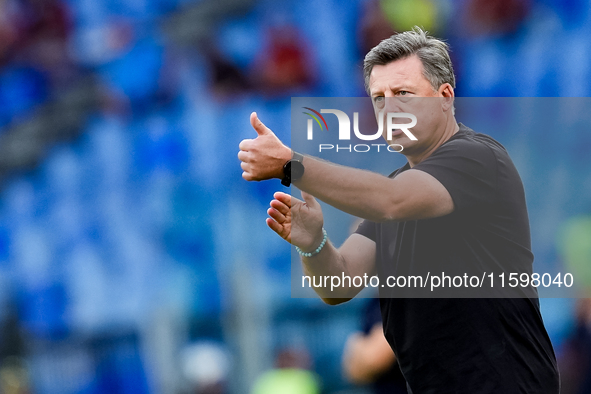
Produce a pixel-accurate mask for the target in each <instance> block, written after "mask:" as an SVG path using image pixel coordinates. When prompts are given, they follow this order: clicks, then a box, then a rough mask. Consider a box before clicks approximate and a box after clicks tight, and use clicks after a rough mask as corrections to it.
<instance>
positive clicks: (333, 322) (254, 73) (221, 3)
mask: <svg viewBox="0 0 591 394" xmlns="http://www.w3.org/2000/svg"><path fill="white" fill-rule="evenodd" d="M590 11H591V2H590V1H589V0H568V1H564V0H453V1H452V0H448V1H443V0H442V1H437V0H382V1H377V0H352V1H337V0H326V1H320V0H318V1H314V0H287V1H272V0H260V1H257V0H0V393H3V394H22V393H39V394H58V393H59V394H62V393H65V394H74V393H84V394H91V393H92V394H95V393H96V394H98V393H101V394H102V393H108V394H119V393H121V394H131V393H134V394H135V393H138V394H143V393H146V394H147V393H163V394H177V393H179V394H180V393H202V394H205V393H216V394H225V393H232V394H234V393H236V394H240V393H249V392H251V390H252V392H253V393H255V394H260V393H274V394H275V393H279V394H281V393H282V391H281V390H280V389H278V388H277V387H287V386H288V384H287V383H285V382H289V381H292V382H301V384H302V385H301V386H300V387H301V389H300V390H299V391H298V393H302V394H308V393H309V394H313V393H317V392H323V393H341V394H344V393H365V392H367V391H365V389H364V388H360V387H353V386H351V385H350V384H348V383H347V382H346V381H345V380H344V379H343V377H342V373H341V367H340V358H341V353H342V350H343V346H344V343H345V339H346V337H347V335H349V334H350V333H351V332H353V331H355V330H358V329H359V325H360V322H359V319H360V317H359V316H360V311H361V309H362V307H363V300H353V301H352V302H350V303H348V304H346V305H343V306H339V307H328V306H325V305H323V304H322V303H321V301H319V300H317V299H292V298H291V297H290V273H291V267H290V250H289V247H288V245H286V244H285V243H283V241H282V240H280V239H279V238H278V237H276V236H275V235H274V234H273V233H272V232H271V231H270V230H269V229H268V228H266V225H265V222H264V220H265V217H266V214H265V210H266V207H267V204H268V202H269V200H270V199H271V198H272V193H273V192H274V191H276V190H281V189H282V186H281V185H280V184H279V181H271V182H263V183H259V184H251V183H247V182H245V181H243V180H242V178H241V176H240V174H241V170H240V167H239V162H238V159H237V157H236V154H237V150H238V143H239V141H240V140H242V139H243V138H251V137H253V134H254V132H253V130H252V129H251V127H250V125H249V122H248V116H249V114H250V112H251V111H257V112H258V113H259V116H260V117H261V119H262V120H263V121H264V122H265V123H266V124H267V125H268V126H269V127H271V128H272V129H274V130H275V132H276V133H277V134H278V136H279V137H280V138H282V139H283V140H284V141H289V138H290V137H289V132H290V130H289V125H290V98H291V97H292V96H320V97H322V96H326V97H333V96H353V97H354V96H363V95H364V90H363V82H362V72H361V62H362V59H363V57H364V55H365V53H366V52H367V50H368V49H369V48H371V47H372V46H374V45H375V44H376V43H377V42H379V40H381V39H382V38H385V37H388V36H389V35H391V34H392V33H393V32H394V31H403V30H407V29H409V28H410V27H412V26H413V25H415V24H418V25H421V26H423V27H424V28H426V29H427V30H429V31H430V32H431V33H432V34H434V35H437V36H439V37H443V38H446V39H447V40H448V42H449V43H450V45H451V47H452V56H453V61H454V64H455V67H456V74H457V80H458V87H457V90H456V94H457V96H460V97H483V96H484V97H491V96H497V97H499V96H500V97H585V96H590V93H591V40H590V39H589V37H590V36H591V23H590V22H591V19H590V18H591V12H590ZM468 126H470V124H468ZM585 126H586V127H585ZM487 132H489V133H490V134H492V135H493V136H494V137H496V138H498V139H499V140H500V141H501V142H502V143H504V144H506V146H507V147H508V148H509V150H510V153H511V154H512V155H513V158H514V160H515V162H516V163H517V165H518V167H519V169H520V171H521V173H522V176H523V178H524V182H525V186H526V191H527V193H528V203H529V209H530V217H531V221H532V236H533V245H534V252H535V254H536V267H537V269H546V270H550V271H552V272H555V271H557V270H560V267H562V265H561V264H563V263H567V264H571V265H573V264H574V265H576V266H578V267H579V268H581V267H582V268H581V270H582V272H587V273H588V271H585V267H586V266H587V265H588V264H589V263H591V250H590V249H591V246H590V245H591V219H589V217H590V215H591V178H590V174H591V156H590V155H589V153H590V151H591V133H590V131H589V128H588V124H587V125H582V127H580V129H578V130H577V132H576V134H572V133H571V134H570V136H569V138H568V139H567V140H566V142H565V143H563V144H562V145H560V147H561V148H560V149H555V146H556V145H555V144H556V141H557V133H558V132H557V131H556V130H553V129H548V128H544V127H541V128H540V129H539V134H536V135H534V134H532V133H529V134H527V135H508V133H503V132H502V130H497V131H495V130H490V131H489V130H487ZM346 228H347V226H340V227H339V226H333V228H332V229H331V228H330V227H329V233H331V237H332V238H333V239H335V240H336V242H337V243H338V242H340V241H342V239H344V237H345V236H346ZM331 231H332V232H331ZM566 260H568V261H566ZM581 275H582V274H581ZM590 309H591V308H590V307H589V305H588V303H586V302H585V300H582V299H579V300H574V299H543V300H542V311H543V315H544V319H545V321H546V324H547V328H548V330H549V333H550V335H551V338H552V340H553V343H554V345H555V348H556V350H557V353H558V357H559V360H560V366H561V373H562V377H563V388H564V393H588V392H591V388H590V387H591V385H590V383H589V381H588V380H589V379H591V378H590V376H591V335H590V334H589V332H590V328H589V327H590V326H591V323H590V322H591V318H590V316H591V312H590V311H589V310H590ZM282 366H298V367H299V368H301V370H302V371H303V370H309V371H310V373H303V374H301V375H294V374H291V375H290V374H275V375H273V374H272V373H270V372H269V371H270V370H271V369H272V368H279V367H282ZM292 371H293V370H292ZM275 372H277V370H276V371H275ZM265 373H266V374H265ZM255 382H256V383H255ZM290 393H292V392H291V391H290ZM294 393H295V392H294Z"/></svg>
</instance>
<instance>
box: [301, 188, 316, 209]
mask: <svg viewBox="0 0 591 394" xmlns="http://www.w3.org/2000/svg"><path fill="white" fill-rule="evenodd" d="M302 197H303V198H304V201H305V202H306V204H308V206H309V207H310V208H317V207H319V206H320V204H318V201H317V200H316V199H315V198H314V196H313V195H311V194H310V193H306V192H304V191H303V192H302Z"/></svg>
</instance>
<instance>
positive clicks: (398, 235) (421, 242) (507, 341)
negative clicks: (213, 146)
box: [238, 28, 559, 394]
mask: <svg viewBox="0 0 591 394" xmlns="http://www.w3.org/2000/svg"><path fill="white" fill-rule="evenodd" d="M364 74H365V82H366V88H367V90H368V93H369V94H370V96H371V97H372V101H373V102H374V105H375V107H376V111H377V110H381V109H387V110H388V111H389V112H411V111H406V110H405V109H406V106H408V105H411V102H413V100H412V98H415V97H426V98H429V99H421V101H420V103H421V105H420V108H417V107H416V106H415V107H414V108H413V109H414V110H417V111H418V112H419V113H418V114H415V115H417V119H418V122H417V125H416V127H415V128H413V129H412V133H413V134H414V136H415V137H416V140H413V139H411V138H410V137H409V136H407V135H406V134H405V133H402V132H394V133H392V136H391V139H390V140H388V141H387V142H388V143H389V144H399V145H402V146H403V151H402V153H403V154H404V155H405V156H406V158H407V160H408V163H407V164H406V165H405V166H404V167H402V168H400V169H398V170H397V171H395V172H394V173H393V174H392V175H391V176H390V177H384V176H382V175H379V174H375V173H371V172H368V171H363V170H359V169H353V168H348V167H342V166H336V165H333V164H331V163H328V162H324V161H321V160H318V159H315V158H313V157H309V156H306V157H303V158H302V157H300V155H298V154H294V157H293V159H292V152H291V150H290V149H289V148H288V147H286V146H285V145H283V144H282V143H281V142H280V141H279V140H278V139H277V137H276V136H275V135H274V134H273V133H272V131H271V130H270V129H268V128H267V127H266V126H265V125H263V124H262V122H261V121H260V120H259V119H258V118H257V116H256V114H255V113H253V114H252V115H251V124H252V126H253V127H254V129H255V130H256V131H257V134H258V137H257V138H256V139H254V140H244V141H242V142H241V144H240V152H239V154H238V157H239V159H240V160H241V161H242V163H241V166H242V169H243V170H244V172H243V174H242V176H243V178H244V179H246V180H248V181H255V180H256V181H258V180H264V179H271V178H279V179H283V181H284V183H288V182H289V181H290V180H291V181H292V182H293V184H294V185H295V186H297V187H298V188H299V189H300V190H302V197H303V198H304V201H300V200H298V199H296V198H293V197H290V196H289V195H287V194H285V193H280V192H278V193H275V196H274V197H275V199H274V200H273V201H271V207H270V208H269V210H268V214H269V216H270V218H268V219H267V224H268V225H269V227H270V228H271V229H273V230H274V231H275V232H276V233H277V234H279V235H280V236H281V237H283V238H284V239H286V240H287V241H288V242H290V243H292V244H293V245H295V246H296V247H297V248H298V252H299V253H300V255H301V256H302V263H303V267H304V272H305V273H306V275H310V276H317V275H321V276H330V275H337V276H340V275H341V274H342V273H345V274H346V275H348V276H351V277H353V276H355V275H359V276H363V275H364V274H372V273H374V272H376V271H377V272H378V273H379V274H380V275H384V274H386V275H404V274H408V273H412V272H413V269H415V268H416V267H420V266H424V265H431V266H436V265H439V266H441V267H456V268H457V267H462V268H464V267H465V268H466V269H473V268H474V267H476V268H479V269H482V270H483V271H485V272H486V270H488V271H489V272H490V271H491V270H492V269H493V268H495V269H499V268H500V269H501V270H502V271H504V270H506V269H508V268H507V267H511V269H514V270H518V271H519V272H528V273H531V271H532V263H533V255H532V253H531V246H530V235H529V220H528V217H527V210H526V206H525V195H524V191H523V185H522V183H521V179H520V178H519V175H518V173H517V171H516V169H515V167H514V165H513V163H512V162H511V160H510V158H509V156H508V154H507V152H506V151H505V149H504V148H503V147H502V146H501V145H500V144H499V143H497V142H496V141H494V140H493V139H492V138H490V137H488V136H485V135H482V134H477V133H475V132H474V131H472V130H471V129H469V128H467V127H465V126H464V125H462V124H458V123H457V122H456V120H455V116H454V107H453V99H454V90H453V89H454V87H455V78H454V75H453V69H452V65H451V61H450V59H449V54H448V48H447V45H446V44H445V43H444V42H442V41H440V40H437V39H435V38H433V37H429V36H427V35H426V34H425V32H423V31H422V30H420V29H418V28H416V29H415V30H414V31H410V32H404V33H401V34H397V35H394V36H392V37H390V38H389V39H386V40H384V41H382V42H381V43H380V44H379V45H378V46H376V47H375V48H374V49H372V50H371V51H370V52H369V53H368V54H367V56H366V58H365V62H364ZM414 102H415V103H416V100H414ZM411 113H412V112H411ZM384 137H385V138H387V137H388V136H387V134H386V133H384ZM286 163H289V164H288V165H287V167H289V166H291V168H292V169H293V168H295V170H296V171H295V172H294V171H293V170H292V173H291V174H289V173H288V174H284V171H283V167H284V165H286ZM286 169H287V170H289V168H286ZM289 175H291V179H290V177H289ZM313 196H315V197H317V198H319V199H321V200H323V201H324V202H326V203H328V204H330V205H332V206H334V207H336V208H338V209H340V210H342V211H345V212H347V213H350V214H352V215H355V216H358V217H361V218H364V219H366V220H365V221H364V222H363V223H362V224H361V225H360V226H359V228H358V230H357V232H356V233H355V234H353V235H351V236H350V237H349V238H348V239H347V240H346V241H345V242H344V244H343V245H342V246H341V247H340V248H338V249H337V248H336V247H334V246H333V245H332V244H331V243H330V241H327V236H326V232H325V231H324V230H323V227H322V226H323V217H322V211H321V209H320V205H319V204H318V202H317V201H316V200H315V198H314V197H313ZM315 290H316V292H317V293H318V294H319V295H320V297H321V298H322V299H323V300H324V301H325V302H327V303H329V304H337V303H340V302H343V301H346V300H348V299H350V298H351V297H354V296H355V295H356V294H357V292H358V291H359V290H360V288H355V287H351V288H349V287H346V286H343V287H341V288H339V289H337V291H332V292H331V291H330V288H325V287H317V288H315ZM380 291H381V292H382V291H383V289H382V288H380ZM381 295H382V296H384V295H385V296H388V293H385V294H383V293H381ZM380 301H381V311H382V319H383V324H384V333H385V336H386V339H387V340H388V343H389V344H390V346H391V347H392V349H393V350H394V352H395V354H396V357H397V359H398V361H399V364H400V368H401V370H402V373H403V374H404V377H405V379H406V381H407V384H408V391H409V393H414V394H422V393H438V394H439V393H504V394H507V393H528V394H531V393H548V394H550V393H558V392H559V383H558V371H557V368H556V361H555V356H554V352H553V349H552V346H551V343H550V340H549V338H548V335H547V333H546V331H545V329H544V326H543V322H542V318H541V315H540V311H539V303H538V300H537V298H535V297H534V298H504V299H499V298H494V299H486V298H477V299H460V298H452V299H438V298H436V299H426V298H381V300H380Z"/></svg>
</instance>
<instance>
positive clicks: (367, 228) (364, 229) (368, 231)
mask: <svg viewBox="0 0 591 394" xmlns="http://www.w3.org/2000/svg"><path fill="white" fill-rule="evenodd" d="M355 234H361V235H363V236H364V237H367V238H369V239H371V240H372V241H374V242H375V241H376V223H375V222H372V221H370V220H367V219H366V220H364V221H363V222H361V224H360V225H359V226H358V227H357V230H355Z"/></svg>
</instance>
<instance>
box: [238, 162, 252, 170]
mask: <svg viewBox="0 0 591 394" xmlns="http://www.w3.org/2000/svg"><path fill="white" fill-rule="evenodd" d="M249 167H250V166H249V165H248V163H245V162H241V163H240V168H242V171H244V172H248V169H249Z"/></svg>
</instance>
